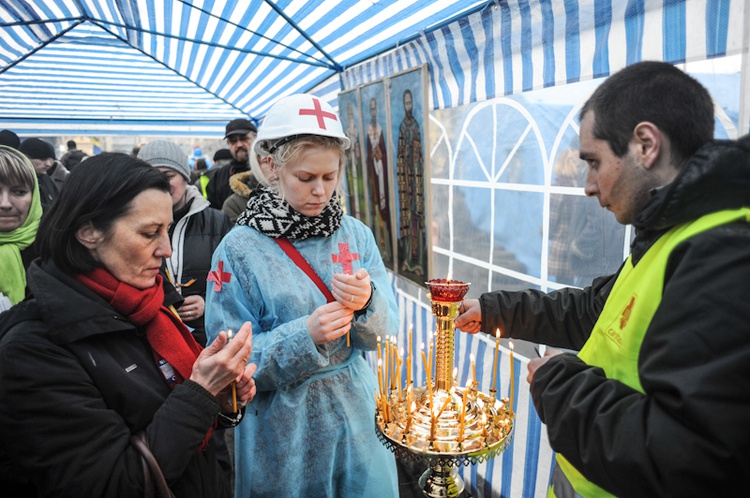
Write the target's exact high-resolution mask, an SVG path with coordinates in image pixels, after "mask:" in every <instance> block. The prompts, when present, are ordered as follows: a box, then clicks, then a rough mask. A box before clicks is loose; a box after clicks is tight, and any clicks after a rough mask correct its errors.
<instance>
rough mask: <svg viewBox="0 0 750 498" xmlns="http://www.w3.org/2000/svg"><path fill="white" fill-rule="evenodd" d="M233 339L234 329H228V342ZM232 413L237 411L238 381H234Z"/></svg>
mask: <svg viewBox="0 0 750 498" xmlns="http://www.w3.org/2000/svg"><path fill="white" fill-rule="evenodd" d="M231 340H232V329H229V330H227V344H229V341H231ZM231 386H232V388H231V389H232V413H237V381H236V380H233V381H232V384H231Z"/></svg>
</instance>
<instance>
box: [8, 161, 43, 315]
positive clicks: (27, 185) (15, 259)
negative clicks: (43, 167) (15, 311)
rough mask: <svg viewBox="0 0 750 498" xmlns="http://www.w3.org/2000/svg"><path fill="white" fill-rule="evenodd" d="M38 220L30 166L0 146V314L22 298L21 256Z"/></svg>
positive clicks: (23, 268) (36, 190) (39, 210)
mask: <svg viewBox="0 0 750 498" xmlns="http://www.w3.org/2000/svg"><path fill="white" fill-rule="evenodd" d="M41 217H42V205H41V202H40V200H39V185H38V183H37V179H36V172H35V171H34V166H33V165H32V164H31V162H29V160H28V159H27V158H26V157H25V156H24V155H23V154H21V153H20V152H18V151H17V150H15V149H11V148H10V147H5V146H0V312H2V311H5V310H6V309H8V308H10V307H11V306H12V305H14V304H16V303H18V302H20V301H22V300H23V298H24V295H25V289H26V266H25V265H24V259H25V258H23V257H22V253H23V251H24V249H26V248H28V247H29V246H30V245H31V244H32V243H33V242H34V239H35V238H36V232H37V229H38V228H39V219H40V218H41Z"/></svg>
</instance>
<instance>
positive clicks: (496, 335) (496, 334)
mask: <svg viewBox="0 0 750 498" xmlns="http://www.w3.org/2000/svg"><path fill="white" fill-rule="evenodd" d="M495 339H500V329H497V330H496V331H495Z"/></svg>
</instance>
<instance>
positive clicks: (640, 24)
mask: <svg viewBox="0 0 750 498" xmlns="http://www.w3.org/2000/svg"><path fill="white" fill-rule="evenodd" d="M749 4H750V2H748V1H747V0H721V1H711V0H686V1H684V2H670V1H655V0H631V1H628V2H625V1H593V0H579V1H565V2H562V1H561V2H548V1H541V0H509V1H507V2H506V1H503V2H496V4H494V5H491V6H488V7H487V8H486V9H484V10H483V11H481V12H477V13H474V14H471V15H469V16H467V17H465V18H462V19H458V20H456V21H455V22H452V23H450V24H448V25H446V26H443V27H441V28H440V29H438V30H436V31H433V32H428V33H420V34H419V36H417V37H415V38H414V39H413V40H411V41H409V42H408V43H405V44H403V45H402V46H400V47H398V48H396V49H394V50H392V51H390V52H388V53H384V54H381V55H380V56H378V57H376V58H373V59H370V60H368V61H366V62H364V63H362V64H359V65H357V66H354V67H352V68H349V69H348V70H346V71H345V72H344V73H343V74H342V75H341V86H342V88H343V90H350V89H354V88H357V87H358V86H361V85H365V84H367V83H370V82H372V81H375V80H378V79H381V78H384V77H388V76H391V75H394V74H397V73H399V72H402V71H404V70H406V69H408V68H411V67H416V66H419V65H421V64H423V63H427V64H428V69H429V87H430V89H429V105H430V107H431V111H430V114H429V119H430V123H429V126H430V131H429V135H428V136H427V137H426V138H425V139H424V140H425V141H426V142H427V150H428V151H429V154H430V158H431V161H430V164H431V170H430V175H431V181H430V189H429V191H430V193H431V206H432V208H431V213H430V220H431V221H432V226H433V227H434V226H438V227H439V230H438V232H439V233H438V234H437V235H435V234H433V247H432V251H433V255H434V256H433V259H434V266H433V268H434V271H433V275H431V277H434V278H445V277H446V276H447V275H450V276H452V277H453V278H456V279H459V280H463V281H469V282H471V283H472V286H471V289H470V293H469V296H468V297H478V296H479V295H480V294H481V293H483V292H486V291H489V290H493V289H500V288H503V289H522V288H537V289H542V290H545V291H547V290H554V289H557V288H560V287H562V286H566V285H574V286H576V285H577V286H583V285H586V283H587V282H590V281H591V279H592V278H593V277H594V276H596V275H604V274H607V273H612V272H614V271H615V270H616V269H617V267H618V266H619V264H620V263H621V261H622V260H623V259H624V257H626V256H627V254H628V252H629V241H630V240H631V236H632V233H631V227H622V226H620V225H618V224H617V223H616V222H615V220H614V218H613V217H612V216H611V215H609V214H608V213H606V212H604V210H602V209H600V208H599V207H598V205H596V202H595V201H594V200H593V199H588V198H585V196H584V193H583V188H582V187H583V184H582V183H580V181H579V182H578V183H575V182H573V183H565V182H562V181H560V178H561V175H560V172H559V170H558V168H557V167H556V166H555V164H556V160H557V159H558V156H559V155H561V154H562V153H564V152H565V150H566V149H567V148H575V147H576V145H577V134H578V120H577V114H578V111H579V109H580V106H581V105H582V104H583V102H584V101H585V99H586V98H587V97H588V95H589V94H590V93H591V92H592V91H593V89H594V88H595V87H596V86H597V85H598V84H599V83H600V82H601V81H602V80H601V78H604V77H606V76H607V75H609V74H611V73H612V72H615V71H617V70H618V69H621V68H622V67H625V66H626V65H628V64H631V63H635V62H638V61H641V60H662V61H667V62H671V63H674V64H677V65H679V66H680V67H682V68H683V69H685V70H686V71H688V72H690V73H691V74H694V76H695V77H696V78H698V79H699V80H700V81H701V82H702V83H703V84H704V85H706V86H707V87H708V88H709V91H711V92H712V95H714V98H715V101H716V113H717V119H716V136H717V138H735V137H736V136H737V135H738V134H739V133H740V132H742V133H746V132H747V130H748V119H749V117H750V114H748V109H749V108H750V107H749V105H748V100H749V99H750V91H749V90H750V87H749V86H748V85H749V82H750V79H749V77H748V25H747V22H748V21H747V18H748V15H750V7H748V5H749ZM702 61H709V62H710V63H711V64H708V66H709V67H710V69H708V71H709V72H710V73H711V74H705V73H704V71H706V69H705V68H706V66H707V64H704V63H702ZM726 68H728V69H726ZM694 71H695V72H694ZM328 88H329V90H328V91H330V88H331V86H330V84H329V86H328ZM592 203H593V205H594V207H595V211H596V212H599V215H598V218H596V219H595V220H594V226H595V227H596V231H597V233H598V236H597V237H595V238H594V239H589V240H588V241H587V242H586V244H587V245H586V247H584V248H583V249H584V250H585V251H584V252H588V253H590V254H591V255H593V257H592V258H590V259H589V260H588V261H586V263H585V265H581V264H579V266H578V267H577V269H578V270H579V271H578V272H577V274H576V275H570V274H565V272H563V271H561V270H560V269H559V266H560V263H559V261H557V260H556V258H559V257H560V253H561V250H562V251H563V252H564V251H567V252H572V251H573V248H574V246H575V244H576V243H580V240H576V237H577V235H578V234H577V233H575V232H577V231H581V229H580V226H579V225H574V224H573V223H572V222H571V223H566V220H560V219H559V218H556V213H557V212H558V211H561V212H564V213H568V214H571V213H580V212H581V209H584V210H585V212H587V213H591V212H592V211H591V210H590V209H589V205H590V204H592ZM584 206H586V207H584ZM587 216H591V214H588V215H587ZM568 221H570V220H568ZM585 230H589V231H590V230H591V226H589V227H588V228H586V229H585ZM393 287H394V290H395V292H396V294H397V296H398V304H399V309H400V313H401V328H400V330H399V331H398V334H397V335H398V342H399V344H401V345H403V344H404V343H405V342H406V341H407V337H408V332H407V331H408V329H409V328H410V327H413V330H414V336H415V338H414V340H413V341H414V347H419V344H420V343H427V341H428V339H427V337H428V333H429V332H430V331H432V330H434V329H435V320H434V318H433V317H432V315H431V311H430V305H429V301H428V300H427V298H426V295H425V290H424V289H423V288H421V287H418V286H416V285H414V284H412V283H411V282H410V281H408V280H406V279H403V278H400V277H399V276H397V275H394V276H393ZM493 344H494V340H493V339H492V338H490V337H488V336H487V335H485V334H477V335H469V334H463V333H457V337H456V363H457V367H458V383H459V384H460V385H464V384H465V383H466V381H467V378H468V376H469V375H470V372H469V354H470V353H473V354H474V356H475V357H476V359H477V362H476V366H477V380H478V381H479V382H480V386H481V388H482V390H484V391H488V390H489V384H490V376H491V370H492V353H493ZM502 345H503V347H502V349H501V351H502V353H503V356H502V361H501V363H500V367H499V370H500V376H501V377H500V379H501V381H500V383H501V387H500V395H502V396H506V397H507V396H508V391H509V366H508V361H509V356H508V352H509V350H508V349H507V348H506V347H505V346H506V345H507V342H506V341H505V340H502ZM526 350H529V349H528V348H527V349H526ZM519 356H520V357H519ZM371 361H373V359H372V358H371ZM515 361H516V366H515V367H516V368H515V372H516V378H515V383H516V384H515V387H516V392H517V393H519V395H518V404H517V417H518V418H517V420H516V428H515V431H516V432H515V436H514V441H513V443H512V445H511V446H510V448H509V449H508V450H507V451H506V452H505V453H504V454H503V455H501V456H500V457H497V458H495V459H494V460H491V461H489V462H485V463H481V464H478V465H472V466H468V467H462V469H461V473H462V476H463V478H464V479H465V480H466V483H467V487H468V489H469V491H470V493H471V495H472V496H474V497H490V496H506V497H514V498H515V497H532V496H544V495H545V493H546V487H547V484H548V480H549V475H550V470H551V465H552V459H553V452H552V450H551V448H550V446H549V443H548V440H547V437H546V431H545V430H544V427H543V426H542V424H541V422H540V420H539V418H538V416H537V415H536V412H535V409H534V407H533V403H532V402H531V399H530V396H529V390H528V385H527V383H526V382H525V377H526V368H525V365H526V363H527V362H528V360H527V359H526V358H525V357H524V355H518V354H516V356H515ZM372 364H373V366H375V363H374V362H373V363H372ZM404 368H405V366H404ZM414 372H415V376H416V377H415V378H416V379H417V382H416V384H417V385H420V384H423V383H424V369H423V365H421V362H416V363H415V365H414Z"/></svg>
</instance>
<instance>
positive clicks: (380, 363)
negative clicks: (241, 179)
mask: <svg viewBox="0 0 750 498" xmlns="http://www.w3.org/2000/svg"><path fill="white" fill-rule="evenodd" d="M382 366H383V360H382V358H381V359H379V360H378V368H380V367H382Z"/></svg>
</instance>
